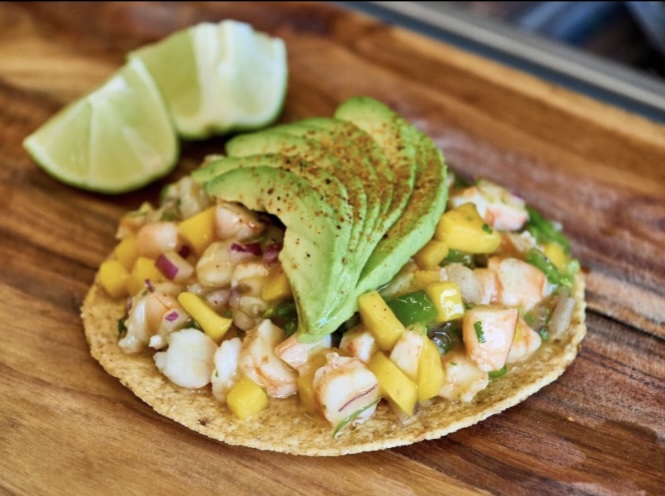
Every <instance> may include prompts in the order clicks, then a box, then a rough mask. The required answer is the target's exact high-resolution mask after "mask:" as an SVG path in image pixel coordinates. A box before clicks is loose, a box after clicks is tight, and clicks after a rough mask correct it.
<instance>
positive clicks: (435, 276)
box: [413, 269, 441, 290]
mask: <svg viewBox="0 0 665 496" xmlns="http://www.w3.org/2000/svg"><path fill="white" fill-rule="evenodd" d="M440 280H441V271H440V270H438V269H434V270H432V269H428V270H416V271H414V273H413V289H414V290H416V289H422V288H424V287H425V286H427V285H428V284H431V283H433V282H438V281H440Z"/></svg>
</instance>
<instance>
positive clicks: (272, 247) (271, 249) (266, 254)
mask: <svg viewBox="0 0 665 496" xmlns="http://www.w3.org/2000/svg"><path fill="white" fill-rule="evenodd" d="M280 251H282V243H272V244H269V245H266V247H265V250H264V251H263V262H264V263H265V264H266V265H272V264H274V263H275V262H277V259H278V258H279V252H280Z"/></svg>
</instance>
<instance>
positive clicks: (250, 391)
mask: <svg viewBox="0 0 665 496" xmlns="http://www.w3.org/2000/svg"><path fill="white" fill-rule="evenodd" d="M226 404H227V406H228V407H229V410H231V412H232V413H233V414H234V415H235V416H236V417H238V418H239V419H240V420H244V419H246V418H248V417H251V416H253V415H256V414H257V413H259V412H260V411H261V410H263V409H264V408H266V407H267V406H268V395H267V394H266V392H265V391H264V390H263V389H262V388H261V387H260V386H259V385H258V384H257V383H255V382H254V381H253V380H251V379H250V378H249V377H246V376H243V377H241V378H240V380H239V381H238V382H237V383H236V384H235V385H234V386H233V387H232V388H231V390H230V391H229V394H227V395H226Z"/></svg>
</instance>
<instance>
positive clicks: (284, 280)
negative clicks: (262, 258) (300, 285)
mask: <svg viewBox="0 0 665 496" xmlns="http://www.w3.org/2000/svg"><path fill="white" fill-rule="evenodd" d="M290 296H291V285H290V284H289V279H288V277H286V273H285V272H284V269H283V268H282V266H281V265H277V266H275V267H273V268H272V269H270V273H269V274H268V278H267V279H266V283H265V285H264V286H263V293H262V297H263V299H264V300H265V301H278V300H284V299H286V298H289V297H290Z"/></svg>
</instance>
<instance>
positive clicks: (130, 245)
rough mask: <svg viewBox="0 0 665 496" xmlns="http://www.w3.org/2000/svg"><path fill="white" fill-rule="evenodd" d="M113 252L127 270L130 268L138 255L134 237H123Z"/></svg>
mask: <svg viewBox="0 0 665 496" xmlns="http://www.w3.org/2000/svg"><path fill="white" fill-rule="evenodd" d="M113 254H114V255H115V258H117V259H118V260H119V261H120V263H121V264H122V265H124V266H125V268H126V269H127V270H132V267H133V266H134V263H135V262H136V259H137V258H138V257H139V250H138V248H136V238H135V237H134V236H127V237H126V238H123V239H122V240H121V241H120V243H118V245H117V246H116V247H115V250H113Z"/></svg>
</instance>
